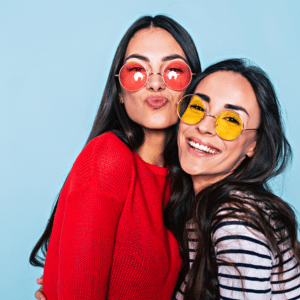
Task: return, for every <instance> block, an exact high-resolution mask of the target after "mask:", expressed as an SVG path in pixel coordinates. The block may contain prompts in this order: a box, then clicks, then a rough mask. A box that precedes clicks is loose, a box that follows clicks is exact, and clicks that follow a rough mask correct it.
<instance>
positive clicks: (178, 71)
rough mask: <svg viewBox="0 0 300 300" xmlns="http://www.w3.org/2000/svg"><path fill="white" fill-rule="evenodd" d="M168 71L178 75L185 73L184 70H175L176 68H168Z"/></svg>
mask: <svg viewBox="0 0 300 300" xmlns="http://www.w3.org/2000/svg"><path fill="white" fill-rule="evenodd" d="M168 71H169V72H176V73H183V72H184V71H183V70H182V69H180V68H175V67H173V68H168Z"/></svg>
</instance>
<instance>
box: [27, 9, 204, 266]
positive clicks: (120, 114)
mask: <svg viewBox="0 0 300 300" xmlns="http://www.w3.org/2000/svg"><path fill="white" fill-rule="evenodd" d="M150 27H154V28H162V29H164V30H166V31H168V32H169V33H170V34H171V35H172V36H173V37H174V38H175V40H176V41H177V42H178V44H179V45H180V46H181V48H182V49H183V51H184V53H185V55H186V57H187V62H188V64H189V66H190V68H191V70H192V72H193V73H196V74H198V73H199V72H201V65H200V60H199V56H198V52H197V49H196V47H195V44H194V42H193V40H192V38H191V36H190V35H189V33H188V32H187V31H186V30H185V29H184V28H183V27H182V26H181V25H180V24H178V23H177V22H176V21H174V20H173V19H171V18H169V17H167V16H164V15H157V16H155V17H151V16H144V17H141V18H139V19H138V20H137V21H135V22H134V23H133V24H132V25H131V27H130V28H129V29H128V30H127V31H126V33H125V35H124V36H123V38H122V40H121V42H120V44H119V46H118V48H117V51H116V54H115V56H114V59H113V62H112V66H111V68H110V72H109V75H108V79H107V82H106V86H105V89H104V92H103V96H102V99H101V104H100V107H99V109H98V112H97V115H96V118H95V121H94V124H93V127H92V130H91V132H90V134H89V137H88V139H87V142H86V144H87V143H88V142H89V141H91V140H92V139H93V138H95V137H97V136H98V135H100V134H103V133H105V132H108V131H112V132H114V133H115V134H116V135H117V136H118V137H119V138H120V139H121V140H122V141H123V142H124V143H125V144H126V145H127V146H128V147H129V148H130V149H137V148H138V147H140V146H141V145H142V143H143V141H144V131H143V129H142V127H141V126H140V125H139V124H137V123H135V122H133V121H132V120H131V119H130V118H129V117H128V115H127V113H126V111H125V108H124V105H121V103H120V99H119V93H120V92H121V87H120V84H119V81H118V79H117V78H116V77H115V74H118V73H119V71H120V69H121V67H122V65H123V62H124V58H125V52H126V50H127V46H128V43H129V41H130V40H131V38H132V37H133V36H134V34H135V33H137V32H138V31H139V30H141V29H145V28H150ZM175 127H176V125H174V126H171V127H170V128H168V129H167V140H166V144H167V143H168V139H169V138H171V137H172V136H174V135H175ZM171 151H173V150H172V149H171V148H166V149H165V151H164V158H165V163H166V164H167V165H168V164H171V160H170V155H169V153H170V152H171ZM57 203H58V199H57V200H56V203H55V206H54V208H53V211H52V214H51V216H50V219H49V221H48V224H47V227H46V229H45V231H44V233H43V234H42V236H41V238H40V239H39V241H38V242H37V244H36V245H35V247H34V249H33V250H32V252H31V255H30V259H29V261H30V263H31V264H32V265H33V266H39V267H43V266H44V262H45V256H46V252H47V248H48V242H49V239H50V234H51V231H52V226H53V221H54V215H55V211H56V208H57ZM182 226H183V224H182ZM39 251H41V252H42V255H43V257H41V256H39V255H38V253H39Z"/></svg>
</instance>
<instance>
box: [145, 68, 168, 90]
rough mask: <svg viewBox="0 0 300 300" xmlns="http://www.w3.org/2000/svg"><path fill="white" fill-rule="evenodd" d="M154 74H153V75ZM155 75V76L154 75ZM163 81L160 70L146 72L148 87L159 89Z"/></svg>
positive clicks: (163, 83)
mask: <svg viewBox="0 0 300 300" xmlns="http://www.w3.org/2000/svg"><path fill="white" fill-rule="evenodd" d="M153 75H154V76H153ZM155 75H156V76H155ZM165 85H166V84H165V81H164V79H163V74H161V73H160V72H152V73H148V78H147V83H146V86H147V87H148V88H151V89H154V90H159V89H161V88H164V87H165Z"/></svg>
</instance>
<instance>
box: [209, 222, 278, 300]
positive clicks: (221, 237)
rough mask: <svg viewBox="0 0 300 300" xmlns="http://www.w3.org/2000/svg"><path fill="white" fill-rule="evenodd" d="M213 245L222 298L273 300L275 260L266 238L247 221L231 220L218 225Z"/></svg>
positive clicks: (226, 299)
mask: <svg viewBox="0 0 300 300" xmlns="http://www.w3.org/2000/svg"><path fill="white" fill-rule="evenodd" d="M213 242H214V247H215V254H216V259H217V262H218V279H219V288H220V299H222V300H228V299H249V300H252V299H255V300H265V299H271V292H272V290H271V272H272V261H273V257H272V252H271V249H270V247H269V246H268V243H267V242H266V238H265V236H264V235H262V234H261V233H259V232H257V231H256V230H255V229H253V228H251V227H250V226H249V225H247V223H245V222H242V221H240V220H236V219H229V220H225V221H223V222H222V223H220V224H219V226H218V228H217V229H216V231H215V232H214V234H213ZM224 261H225V262H227V263H230V264H231V265H228V264H226V263H225V262H224ZM240 276H242V278H243V280H241V277H240Z"/></svg>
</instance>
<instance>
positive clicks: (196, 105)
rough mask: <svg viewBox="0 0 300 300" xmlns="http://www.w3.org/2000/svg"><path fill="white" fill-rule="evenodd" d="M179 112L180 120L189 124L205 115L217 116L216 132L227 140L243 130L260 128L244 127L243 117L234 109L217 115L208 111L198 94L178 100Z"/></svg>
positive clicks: (197, 121)
mask: <svg viewBox="0 0 300 300" xmlns="http://www.w3.org/2000/svg"><path fill="white" fill-rule="evenodd" d="M177 113H178V116H179V118H180V120H181V121H183V122H184V123H186V124H189V125H195V124H197V123H199V122H200V121H201V120H202V119H203V117H204V116H210V117H213V118H215V119H216V121H215V130H216V133H217V134H218V136H219V137H220V138H221V139H223V140H226V141H232V140H235V139H236V138H238V137H239V136H240V135H241V133H242V132H243V131H246V130H258V128H247V129H246V128H244V123H243V120H242V117H241V116H240V115H239V114H238V113H237V112H235V111H233V110H225V111H222V112H221V113H219V114H218V115H217V116H213V115H211V114H209V113H207V112H206V111H205V105H204V102H203V100H202V99H201V98H200V97H199V96H197V95H186V96H184V97H183V98H182V99H181V100H180V101H179V102H178V106H177Z"/></svg>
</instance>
